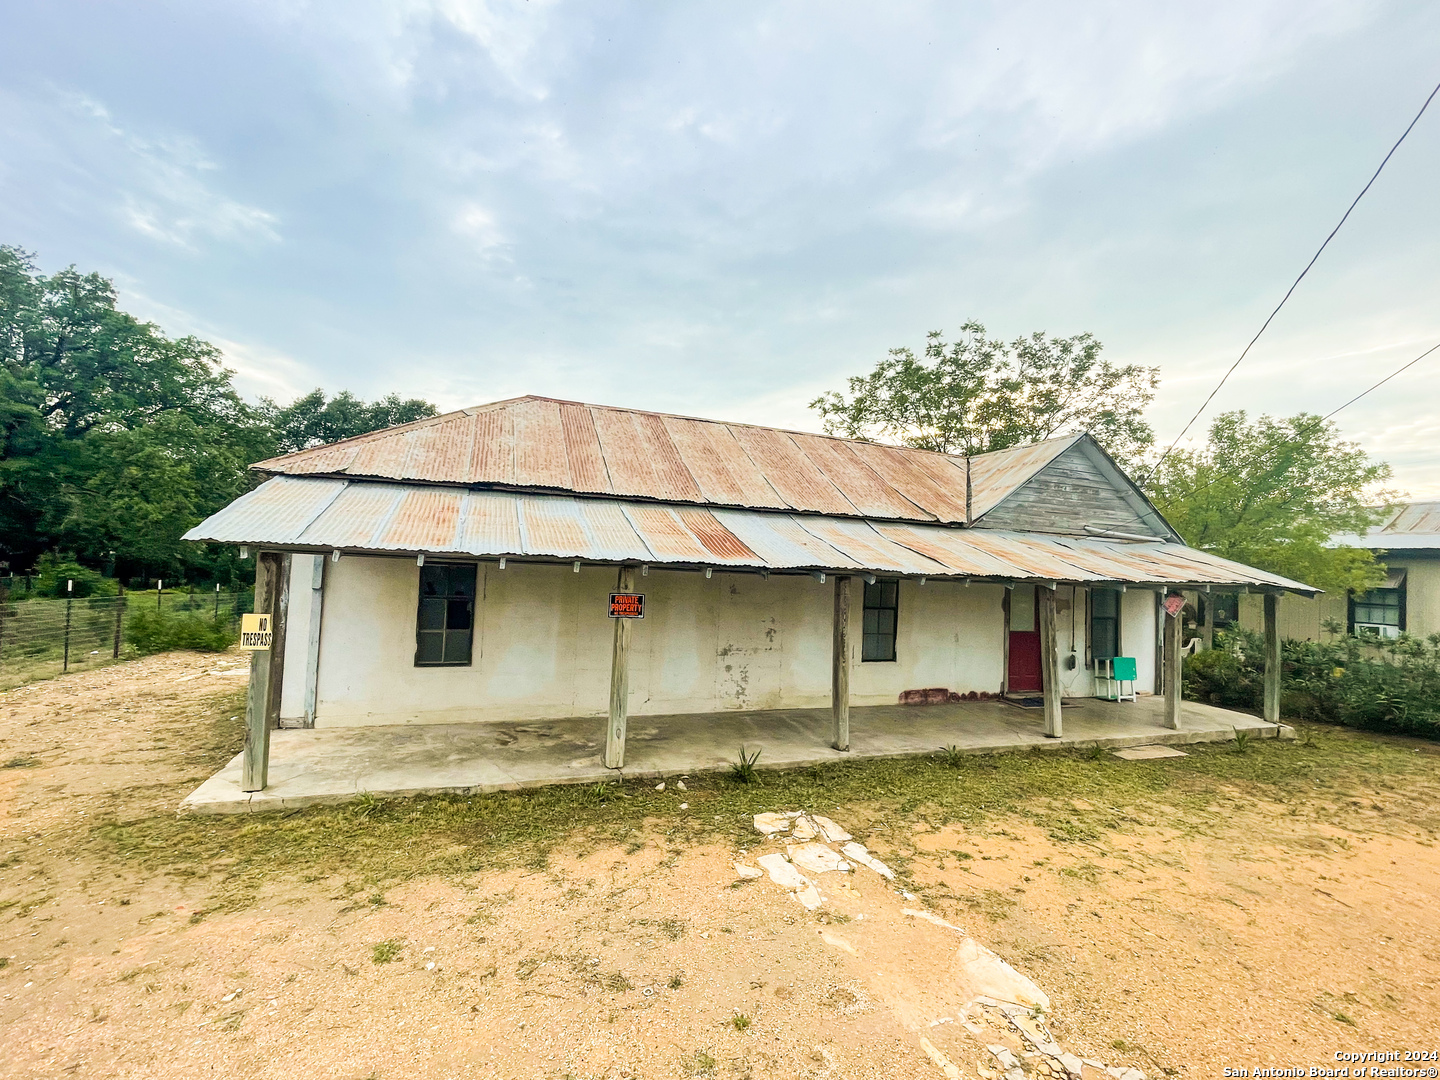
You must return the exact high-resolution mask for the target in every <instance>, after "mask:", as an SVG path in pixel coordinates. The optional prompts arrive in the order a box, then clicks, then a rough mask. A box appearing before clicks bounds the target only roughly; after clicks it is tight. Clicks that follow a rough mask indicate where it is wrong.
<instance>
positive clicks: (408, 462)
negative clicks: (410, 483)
mask: <svg viewBox="0 0 1440 1080" xmlns="http://www.w3.org/2000/svg"><path fill="white" fill-rule="evenodd" d="M409 438H410V442H411V446H410V451H409V454H408V455H407V456H406V459H405V465H404V471H405V479H407V480H425V481H429V482H433V483H442V482H444V481H445V480H446V479H447V478H450V477H455V476H461V475H463V474H464V473H465V472H466V471H467V470H468V468H469V463H470V447H471V443H472V442H473V441H474V439H475V417H474V416H472V415H470V414H469V413H463V412H462V413H457V414H455V416H454V418H453V419H449V420H446V421H445V422H444V423H440V424H433V425H431V426H429V427H424V428H416V429H415V430H414V432H413V433H412V434H411V435H410V436H409ZM452 482H453V481H452Z"/></svg>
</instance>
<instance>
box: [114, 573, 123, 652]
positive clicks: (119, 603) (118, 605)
mask: <svg viewBox="0 0 1440 1080" xmlns="http://www.w3.org/2000/svg"><path fill="white" fill-rule="evenodd" d="M115 588H116V590H117V591H116V593H115V641H114V644H113V646H112V648H111V649H110V659H112V660H118V659H120V634H121V630H122V628H123V627H124V623H125V586H124V585H122V584H120V583H119V582H116V584H115Z"/></svg>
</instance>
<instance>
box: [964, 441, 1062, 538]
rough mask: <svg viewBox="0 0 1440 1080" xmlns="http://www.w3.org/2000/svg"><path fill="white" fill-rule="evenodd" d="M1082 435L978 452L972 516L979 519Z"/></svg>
mask: <svg viewBox="0 0 1440 1080" xmlns="http://www.w3.org/2000/svg"><path fill="white" fill-rule="evenodd" d="M1080 438H1081V436H1079V435H1066V436H1064V437H1062V438H1059V439H1046V440H1045V441H1044V442H1038V443H1031V444H1029V445H1028V446H1012V447H1011V448H1010V449H1008V450H995V451H992V452H991V453H988V454H976V455H975V456H974V457H972V458H971V459H970V492H971V495H970V520H972V521H975V520H978V519H979V518H980V517H981V516H983V515H984V514H986V513H988V512H989V511H991V510H993V509H995V507H996V506H998V505H999V503H1000V501H1001V500H1002V499H1004V498H1005V496H1007V495H1009V494H1010V493H1011V492H1012V491H1014V490H1015V489H1016V488H1018V487H1020V485H1022V484H1024V483H1025V481H1027V480H1029V479H1030V478H1031V477H1033V476H1034V475H1035V474H1036V473H1038V472H1039V471H1040V470H1041V469H1043V468H1044V467H1045V466H1046V465H1049V464H1050V462H1052V461H1054V460H1055V459H1056V458H1057V457H1059V456H1060V455H1061V454H1062V453H1064V452H1065V451H1066V450H1068V449H1069V448H1070V447H1071V446H1073V445H1074V444H1075V443H1076V442H1077V441H1078V440H1079V439H1080Z"/></svg>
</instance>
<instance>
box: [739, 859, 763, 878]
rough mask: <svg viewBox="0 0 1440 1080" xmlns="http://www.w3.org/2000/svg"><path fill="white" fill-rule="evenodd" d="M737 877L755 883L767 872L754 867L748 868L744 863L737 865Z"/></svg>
mask: <svg viewBox="0 0 1440 1080" xmlns="http://www.w3.org/2000/svg"><path fill="white" fill-rule="evenodd" d="M735 876H736V877H738V878H743V879H744V880H746V881H755V880H756V879H758V878H762V877H764V876H765V871H763V870H761V869H758V868H757V867H754V866H746V865H745V864H744V863H738V862H737V863H736V864H735Z"/></svg>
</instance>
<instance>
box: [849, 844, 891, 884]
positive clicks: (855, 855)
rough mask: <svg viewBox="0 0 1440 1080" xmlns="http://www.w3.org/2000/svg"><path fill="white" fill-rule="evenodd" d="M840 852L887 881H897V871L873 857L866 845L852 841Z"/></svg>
mask: <svg viewBox="0 0 1440 1080" xmlns="http://www.w3.org/2000/svg"><path fill="white" fill-rule="evenodd" d="M840 852H841V854H843V855H844V856H845V857H846V858H847V859H849V860H851V861H852V862H858V863H859V864H860V865H861V866H868V867H869V868H870V869H871V870H874V871H875V873H877V874H879V875H880V876H881V877H883V878H885V879H886V880H887V881H894V880H895V871H893V870H891V869H890V868H889V867H888V866H886V865H885V864H884V863H883V862H881V861H880V860H879V859H877V858H875V856H873V855H871V854H870V852H869V851H867V850H866V849H865V845H864V844H861V843H858V842H854V841H852V842H851V843H848V844H846V845H845V846H844V847H842V848H841V849H840Z"/></svg>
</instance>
